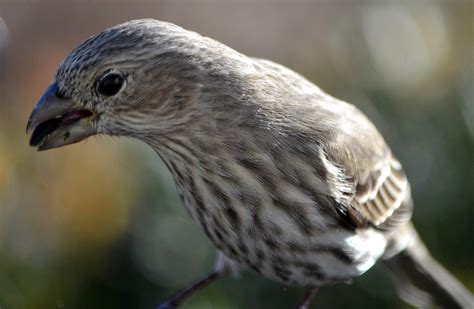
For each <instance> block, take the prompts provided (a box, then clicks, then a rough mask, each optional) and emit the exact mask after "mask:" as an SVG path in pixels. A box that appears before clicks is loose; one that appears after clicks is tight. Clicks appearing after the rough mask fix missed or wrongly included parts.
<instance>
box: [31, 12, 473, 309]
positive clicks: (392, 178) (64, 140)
mask: <svg viewBox="0 0 474 309" xmlns="http://www.w3.org/2000/svg"><path fill="white" fill-rule="evenodd" d="M27 132H28V133H29V132H32V134H31V137H30V145H31V146H32V147H35V148H37V150H47V149H52V148H57V147H60V146H65V145H69V144H73V143H77V142H80V141H82V140H84V139H86V138H88V137H90V136H93V135H102V134H104V135H110V136H123V137H131V138H135V139H138V140H140V141H142V142H145V143H146V144H148V145H149V146H150V147H151V148H152V149H153V150H154V151H155V152H156V153H157V155H158V156H159V157H160V158H161V160H162V161H163V162H164V163H165V164H166V166H167V168H168V169H169V170H170V172H171V174H172V175H173V178H174V181H175V184H176V187H177V191H178V193H179V195H180V198H181V201H182V204H183V205H184V207H185V208H186V210H187V212H188V213H189V215H190V216H191V218H192V220H193V221H194V222H195V223H196V224H197V225H198V226H199V228H200V229H201V230H202V231H203V233H205V235H206V236H207V238H208V239H209V240H210V242H211V243H212V244H213V245H214V246H215V247H216V249H217V251H218V258H217V261H216V265H215V268H214V269H213V270H212V271H211V272H210V273H209V274H208V275H206V276H205V277H203V278H202V279H201V280H199V281H197V282H196V283H195V284H193V285H190V286H189V287H188V288H186V289H184V290H182V291H180V292H178V293H176V294H175V295H174V296H172V297H170V298H169V299H168V300H165V301H163V302H162V303H161V304H160V305H159V308H174V307H178V306H180V305H182V304H183V303H184V302H185V301H186V300H188V299H189V298H190V297H191V296H192V295H194V294H195V293H197V292H199V291H200V290H202V289H203V288H204V287H206V286H208V285H209V284H211V283H212V282H215V281H217V280H219V279H220V278H224V277H227V276H233V275H236V274H238V273H239V272H240V271H251V272H255V273H257V274H259V275H261V276H263V277H265V278H268V279H271V280H274V281H277V282H280V283H283V284H286V285H289V286H297V287H301V288H304V289H305V294H304V297H303V298H302V300H301V301H300V302H299V304H297V306H298V308H308V307H309V306H310V304H311V300H312V299H313V297H314V296H315V295H316V294H317V290H318V288H319V287H322V286H325V285H328V284H334V283H342V282H350V281H351V280H352V279H353V278H355V277H358V276H361V275H362V274H364V273H365V272H366V271H368V270H369V269H370V268H371V267H372V266H373V265H374V264H376V263H377V262H379V261H380V262H381V263H385V264H386V265H387V266H388V267H387V269H388V270H389V272H390V273H391V274H392V276H393V278H394V283H395V287H396V289H397V291H398V292H399V294H400V296H401V297H402V298H403V299H404V300H406V301H407V302H410V303H412V304H414V305H416V306H420V307H425V306H430V305H433V304H437V305H439V306H441V307H444V308H473V307H474V305H473V304H474V302H473V297H472V294H471V292H470V291H469V290H468V289H467V288H465V287H464V286H463V285H462V284H461V283H460V282H459V281H458V280H457V279H456V278H455V277H454V276H453V275H451V274H450V273H449V272H448V271H447V270H446V269H445V268H443V266H441V265H440V264H439V263H438V262H437V261H436V260H435V259H434V258H433V257H432V256H431V254H430V253H429V251H428V249H427V248H426V246H425V245H424V244H423V242H422V240H421V238H420V236H419V235H418V233H417V232H416V229H415V228H414V226H413V224H412V222H411V217H412V213H413V202H412V198H411V193H410V192H411V191H410V185H409V182H408V180H407V176H406V175H405V173H404V170H403V168H402V165H401V163H400V162H399V161H398V160H397V158H396V157H395V155H394V154H393V153H392V152H391V150H390V148H389V146H388V145H387V143H386V142H385V140H384V138H383V137H382V135H381V134H380V133H379V131H378V130H377V128H376V127H375V125H374V124H373V123H372V122H371V121H370V120H369V119H368V118H367V117H366V116H365V115H364V114H363V113H362V112H361V111H360V110H359V109H357V108H356V107H355V106H354V105H352V104H349V103H347V102H344V101H342V100H339V99H336V98H334V97H332V96H330V95H329V94H327V93H325V92H324V91H323V90H321V89H320V88H319V87H317V86H316V85H315V84H313V83H312V82H310V81H309V80H307V79H306V78H304V77H303V76H301V75H300V74H298V73H296V72H294V71H292V70H290V69H289V68H286V67H284V66H282V65H280V64H277V63H274V62H272V61H269V60H265V59H259V58H253V57H248V56H246V55H244V54H242V53H240V52H238V51H236V50H234V49H232V48H230V47H228V46H226V45H224V44H222V43H220V42H218V41H216V40H214V39H211V38H208V37H205V36H202V35H200V34H198V33H196V32H193V31H189V30H185V29H183V28H181V27H179V26H177V25H174V24H172V23H168V22H163V21H157V20H154V19H140V20H132V21H128V22H125V23H122V24H119V25H116V26H113V27H111V28H108V29H105V30H103V31H102V32H100V33H98V34H97V35H94V36H92V37H90V38H89V39H87V40H86V41H84V42H83V43H81V44H80V45H79V46H78V47H76V48H75V49H73V50H72V51H71V53H70V54H69V55H67V56H66V58H65V59H64V60H63V61H62V63H61V64H60V65H59V68H58V69H57V71H56V74H55V76H54V79H53V81H52V83H51V84H50V85H49V87H48V88H47V89H46V91H45V92H44V94H43V95H42V96H41V97H40V99H39V100H38V102H37V103H36V105H35V106H34V108H33V110H32V112H31V115H30V117H29V120H28V124H27Z"/></svg>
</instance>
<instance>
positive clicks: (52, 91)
mask: <svg viewBox="0 0 474 309" xmlns="http://www.w3.org/2000/svg"><path fill="white" fill-rule="evenodd" d="M57 90H58V86H57V84H56V83H52V84H51V85H50V86H49V87H48V89H46V91H45V93H44V94H43V95H42V96H41V98H40V99H39V101H38V102H37V103H36V105H35V107H34V108H33V111H32V112H31V115H30V118H29V120H28V125H27V127H26V132H27V133H29V132H30V131H32V130H33V134H32V135H31V138H30V146H32V147H36V148H37V149H38V150H46V149H51V148H56V147H60V146H65V145H69V144H73V143H77V142H80V141H82V140H84V139H85V138H87V137H89V136H91V135H94V134H96V133H97V131H96V129H95V128H94V126H93V120H94V119H95V118H96V117H97V116H96V114H95V113H94V112H92V111H90V110H87V109H84V107H83V106H81V105H79V104H78V103H76V102H74V101H73V100H71V99H68V98H65V97H60V96H58V91H57Z"/></svg>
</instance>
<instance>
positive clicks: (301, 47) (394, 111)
mask: <svg viewBox="0 0 474 309" xmlns="http://www.w3.org/2000/svg"><path fill="white" fill-rule="evenodd" d="M473 16H474V2H473V1H469V0H466V1H462V0H461V1H460V0H453V1H421V0H417V1H383V2H382V1H380V2H377V1H303V0H295V1H290V0H275V1H270V0H267V1H265V0H260V1H259V0H257V1H250V0H247V1H245V0H243V1H232V0H220V1H218V0H207V1H191V0H187V1H186V0H175V1H171V0H170V1H144V0H141V1H112V0H95V1H59V0H41V1H40V0H29V1H28V0H0V307H1V308H2V309H3V308H152V307H153V305H156V304H158V303H159V302H160V300H163V299H164V298H166V296H169V295H170V294H172V293H173V292H174V291H176V290H177V289H179V288H181V287H184V286H185V285H187V284H188V283H190V282H193V281H194V280H196V279H197V278H199V277H200V276H202V275H203V274H205V273H206V272H207V271H208V270H209V269H210V268H211V267H212V266H213V260H214V257H215V251H214V249H213V248H212V247H211V245H210V243H209V242H208V241H207V240H206V239H205V238H204V236H203V235H202V233H201V232H200V231H199V230H198V228H197V227H196V226H194V225H193V224H192V223H191V220H190V218H189V217H188V216H187V214H186V213H185V211H184V208H183V207H182V205H181V203H180V201H179V198H178V195H177V192H176V189H175V187H174V184H173V181H172V178H171V176H170V174H169V172H168V171H167V170H166V168H165V167H164V165H163V164H162V162H161V161H160V160H159V158H158V157H157V156H156V155H155V154H154V153H153V151H152V150H151V149H149V148H148V147H147V146H146V145H144V144H141V143H139V142H137V141H131V140H126V139H111V138H106V137H97V138H91V139H89V140H88V141H87V142H85V143H81V144H78V145H73V146H70V147H66V148H61V149H57V150H53V151H47V152H42V153H37V152H35V151H34V150H33V149H31V148H29V147H28V136H27V135H26V134H25V133H24V132H25V126H26V121H27V117H28V115H29V112H30V111H31V109H32V107H33V105H34V103H35V101H36V100H37V98H38V97H39V96H40V95H41V93H42V91H43V90H44V89H45V88H46V87H47V85H48V84H49V83H50V81H51V79H52V76H53V74H54V72H55V70H56V68H57V66H58V64H59V63H60V61H61V60H62V59H63V58H64V57H65V56H66V55H67V54H68V52H69V51H70V50H71V49H72V48H74V47H75V46H76V45H78V44H79V43H80V42H81V41H83V40H85V39H86V38H87V37H89V36H91V35H93V34H95V33H97V32H99V31H101V30H102V29H103V28H105V27H109V26H112V25H115V24H117V23H120V22H124V21H127V20H130V19H137V18H145V17H152V18H156V19H160V20H165V21H169V22H173V23H176V24H178V25H180V26H183V27H185V28H187V29H190V30H194V31H197V32H200V33H201V34H204V35H206V36H210V37H212V38H215V39H217V40H219V41H221V42H223V43H225V44H227V45H229V46H231V47H233V48H235V49H237V50H238V51H240V52H242V53H245V54H247V55H251V56H256V57H261V58H267V59H270V60H273V61H276V62H279V63H281V64H283V65H286V66H288V67H290V68H292V69H294V70H295V71H297V72H299V73H301V74H303V75H304V76H306V77H307V78H309V79H310V80H311V81H313V82H314V83H316V84H317V85H319V86H320V87H321V88H322V89H324V90H326V91H327V92H329V93H330V94H332V95H334V96H336V97H338V98H341V99H344V100H346V101H348V102H351V103H353V104H355V105H356V106H358V107H359V108H360V109H361V110H363V111H364V112H365V113H366V114H368V115H369V117H370V118H371V119H372V120H373V121H374V123H375V124H376V125H377V127H378V128H379V130H380V131H381V132H382V133H383V135H384V136H385V138H386V140H387V142H388V143H389V145H390V146H391V147H392V150H393V152H394V153H395V154H396V156H398V158H399V159H400V161H401V162H402V164H403V165H404V167H405V170H406V172H407V174H408V177H409V179H410V182H411V186H412V191H413V197H414V201H415V207H416V208H415V213H414V218H413V220H414V222H415V225H416V227H417V228H418V230H419V233H420V235H421V236H422V237H423V239H424V240H425V242H426V244H427V245H428V247H429V248H430V250H431V251H432V253H433V255H434V256H435V257H436V258H437V259H438V260H439V261H440V262H441V263H442V264H444V265H445V266H446V267H447V268H448V269H449V270H450V271H452V272H453V273H454V274H455V275H456V276H457V277H458V278H459V279H460V280H461V281H462V282H463V283H464V284H465V285H466V286H467V287H468V288H469V289H470V290H471V291H472V290H474V241H473V223H472V221H473V219H474V216H473V214H474V211H473V209H474V84H473V83H474V17H473ZM302 292H303V291H302V290H299V289H295V288H292V287H285V286H283V285H279V284H276V283H273V282H271V281H269V280H266V279H263V278H260V277H257V276H256V275H253V274H250V273H243V274H242V277H241V278H240V279H238V280H233V279H226V280H223V281H221V282H219V283H217V284H215V285H213V286H211V287H209V288H207V289H206V290H205V291H204V292H203V293H202V294H200V295H199V296H197V297H194V298H192V300H191V301H189V302H188V303H187V304H186V306H185V308H291V307H294V305H295V304H296V302H297V299H299V298H300V297H301V295H302ZM313 307H314V308H359V307H364V308H382V307H383V308H387V309H388V308H407V307H408V305H406V304H404V303H403V302H401V301H400V300H398V298H397V296H396V294H395V292H394V290H393V287H392V285H391V283H390V280H389V278H388V276H387V274H386V273H385V272H384V271H383V265H378V266H376V267H374V268H373V269H372V270H370V271H368V272H367V273H366V274H365V275H364V276H362V277H361V278H358V279H356V280H355V281H354V283H353V284H352V285H337V286H328V287H324V288H322V289H321V290H320V291H319V292H318V294H317V296H316V298H315V301H314V303H313Z"/></svg>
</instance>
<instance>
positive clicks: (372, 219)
mask: <svg viewBox="0 0 474 309" xmlns="http://www.w3.org/2000/svg"><path fill="white" fill-rule="evenodd" d="M341 104H346V103H344V102H342V103H341ZM347 105H348V104H347ZM344 114H345V116H344V117H341V118H340V120H339V121H343V124H340V125H338V126H337V127H344V129H343V130H341V131H339V132H337V133H336V134H335V135H334V136H335V138H333V139H332V140H331V141H330V142H329V144H328V147H327V149H326V155H327V160H328V161H329V162H331V163H332V164H334V166H336V167H337V168H339V172H340V173H342V174H343V175H344V178H345V179H347V182H348V183H349V186H350V187H351V188H352V190H351V192H350V194H347V193H346V198H345V200H344V201H343V202H340V203H338V207H339V209H338V212H339V213H340V214H341V215H342V216H343V217H344V218H345V219H346V221H347V222H348V223H349V224H350V225H351V226H353V227H355V228H359V227H364V226H367V225H368V224H370V225H372V226H375V227H377V228H379V229H383V230H393V229H395V228H397V227H399V226H401V225H403V224H405V223H406V222H408V221H409V220H410V218H411V214H412V208H413V207H412V202H411V195H410V186H409V183H408V181H407V178H406V176H405V173H404V172H403V169H402V166H401V164H400V163H399V162H398V160H396V159H395V158H394V157H393V156H392V154H391V151H390V149H389V148H388V146H387V145H386V143H385V141H384V139H383V138H382V136H381V135H380V133H379V132H378V130H377V129H376V128H375V126H374V125H373V124H372V123H371V122H370V120H368V119H367V118H366V117H365V116H364V115H363V114H362V113H361V112H360V111H359V110H357V109H356V108H355V107H353V106H350V105H348V110H347V113H344ZM339 178H341V177H339Z"/></svg>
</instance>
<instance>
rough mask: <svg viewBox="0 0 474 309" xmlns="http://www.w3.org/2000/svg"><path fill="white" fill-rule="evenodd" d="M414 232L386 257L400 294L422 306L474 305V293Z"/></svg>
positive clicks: (472, 306) (471, 306)
mask: <svg viewBox="0 0 474 309" xmlns="http://www.w3.org/2000/svg"><path fill="white" fill-rule="evenodd" d="M412 233H414V236H415V237H413V241H412V242H410V244H409V245H408V246H407V247H406V248H405V249H404V250H403V251H401V252H400V253H398V254H396V255H395V256H393V257H391V258H389V259H387V260H385V262H386V264H387V266H388V268H389V269H390V270H391V273H392V275H393V280H394V283H395V286H396V288H397V291H398V293H399V295H400V297H401V298H403V299H404V300H405V301H407V302H408V303H411V304H413V305H414V306H416V307H421V308H425V307H429V306H433V305H438V306H441V307H442V308H470V309H472V308H474V298H473V296H472V294H471V292H469V291H468V290H467V289H466V288H465V287H464V286H463V285H462V284H461V283H460V282H459V281H458V280H457V279H456V278H454V277H453V275H451V274H450V273H449V272H448V271H447V270H446V269H445V268H444V267H443V266H441V265H440V264H439V263H438V262H437V261H436V260H435V259H434V258H433V257H432V256H431V255H430V253H429V251H428V249H427V248H426V246H425V245H424V244H423V242H422V241H421V239H420V238H419V237H418V235H417V234H416V231H415V230H414V229H412ZM412 236H413V235H412Z"/></svg>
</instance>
